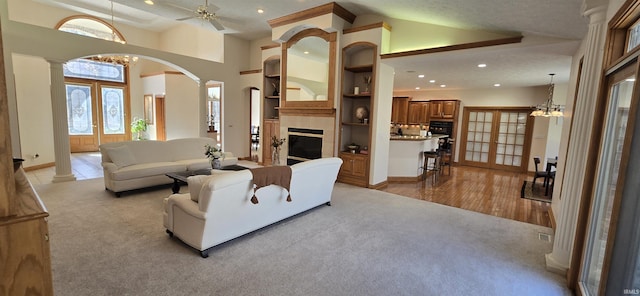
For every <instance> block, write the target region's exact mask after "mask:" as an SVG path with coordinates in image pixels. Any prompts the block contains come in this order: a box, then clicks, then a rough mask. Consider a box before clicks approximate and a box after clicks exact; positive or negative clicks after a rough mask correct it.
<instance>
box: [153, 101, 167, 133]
mask: <svg viewBox="0 0 640 296" xmlns="http://www.w3.org/2000/svg"><path fill="white" fill-rule="evenodd" d="M164 106H165V101H164V96H162V95H156V96H155V109H154V110H155V111H154V113H155V119H156V120H155V126H156V140H158V141H166V140H167V129H166V125H165V124H166V123H165V107H164Z"/></svg>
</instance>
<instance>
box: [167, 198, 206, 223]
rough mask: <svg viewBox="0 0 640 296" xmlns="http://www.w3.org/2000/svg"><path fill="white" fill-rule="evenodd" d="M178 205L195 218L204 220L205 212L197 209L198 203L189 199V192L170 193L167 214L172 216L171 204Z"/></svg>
mask: <svg viewBox="0 0 640 296" xmlns="http://www.w3.org/2000/svg"><path fill="white" fill-rule="evenodd" d="M174 205H175V206H177V207H179V208H180V209H181V210H183V211H184V212H185V213H187V214H189V215H191V216H193V217H194V218H197V219H202V220H204V218H205V214H206V213H205V212H202V211H200V209H198V203H197V202H194V201H192V200H191V197H190V195H189V194H172V195H170V196H169V207H168V211H169V213H170V214H169V215H171V216H173V206H174Z"/></svg>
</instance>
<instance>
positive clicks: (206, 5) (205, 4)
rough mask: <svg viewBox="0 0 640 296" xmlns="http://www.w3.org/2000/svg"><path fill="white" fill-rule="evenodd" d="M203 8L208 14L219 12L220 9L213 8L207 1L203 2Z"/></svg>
mask: <svg viewBox="0 0 640 296" xmlns="http://www.w3.org/2000/svg"><path fill="white" fill-rule="evenodd" d="M204 6H205V7H206V8H207V11H209V12H215V11H218V10H220V8H219V7H218V6H215V5H213V4H209V0H205V1H204Z"/></svg>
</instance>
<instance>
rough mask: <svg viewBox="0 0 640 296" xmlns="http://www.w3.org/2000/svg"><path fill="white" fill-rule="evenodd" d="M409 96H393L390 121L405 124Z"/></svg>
mask: <svg viewBox="0 0 640 296" xmlns="http://www.w3.org/2000/svg"><path fill="white" fill-rule="evenodd" d="M408 112H409V98H408V97H395V98H393V105H392V106H391V122H392V123H402V124H406V123H407V122H408V121H407V120H408Z"/></svg>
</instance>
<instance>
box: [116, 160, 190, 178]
mask: <svg viewBox="0 0 640 296" xmlns="http://www.w3.org/2000/svg"><path fill="white" fill-rule="evenodd" d="M186 170H187V168H186V167H185V166H184V165H183V164H179V163H175V162H154V163H141V164H134V165H131V166H128V167H123V168H121V169H119V170H117V171H115V172H113V173H112V175H111V179H113V180H116V181H122V180H131V179H136V178H144V177H149V176H157V175H163V174H166V173H173V172H180V171H186ZM167 178H168V177H167Z"/></svg>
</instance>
